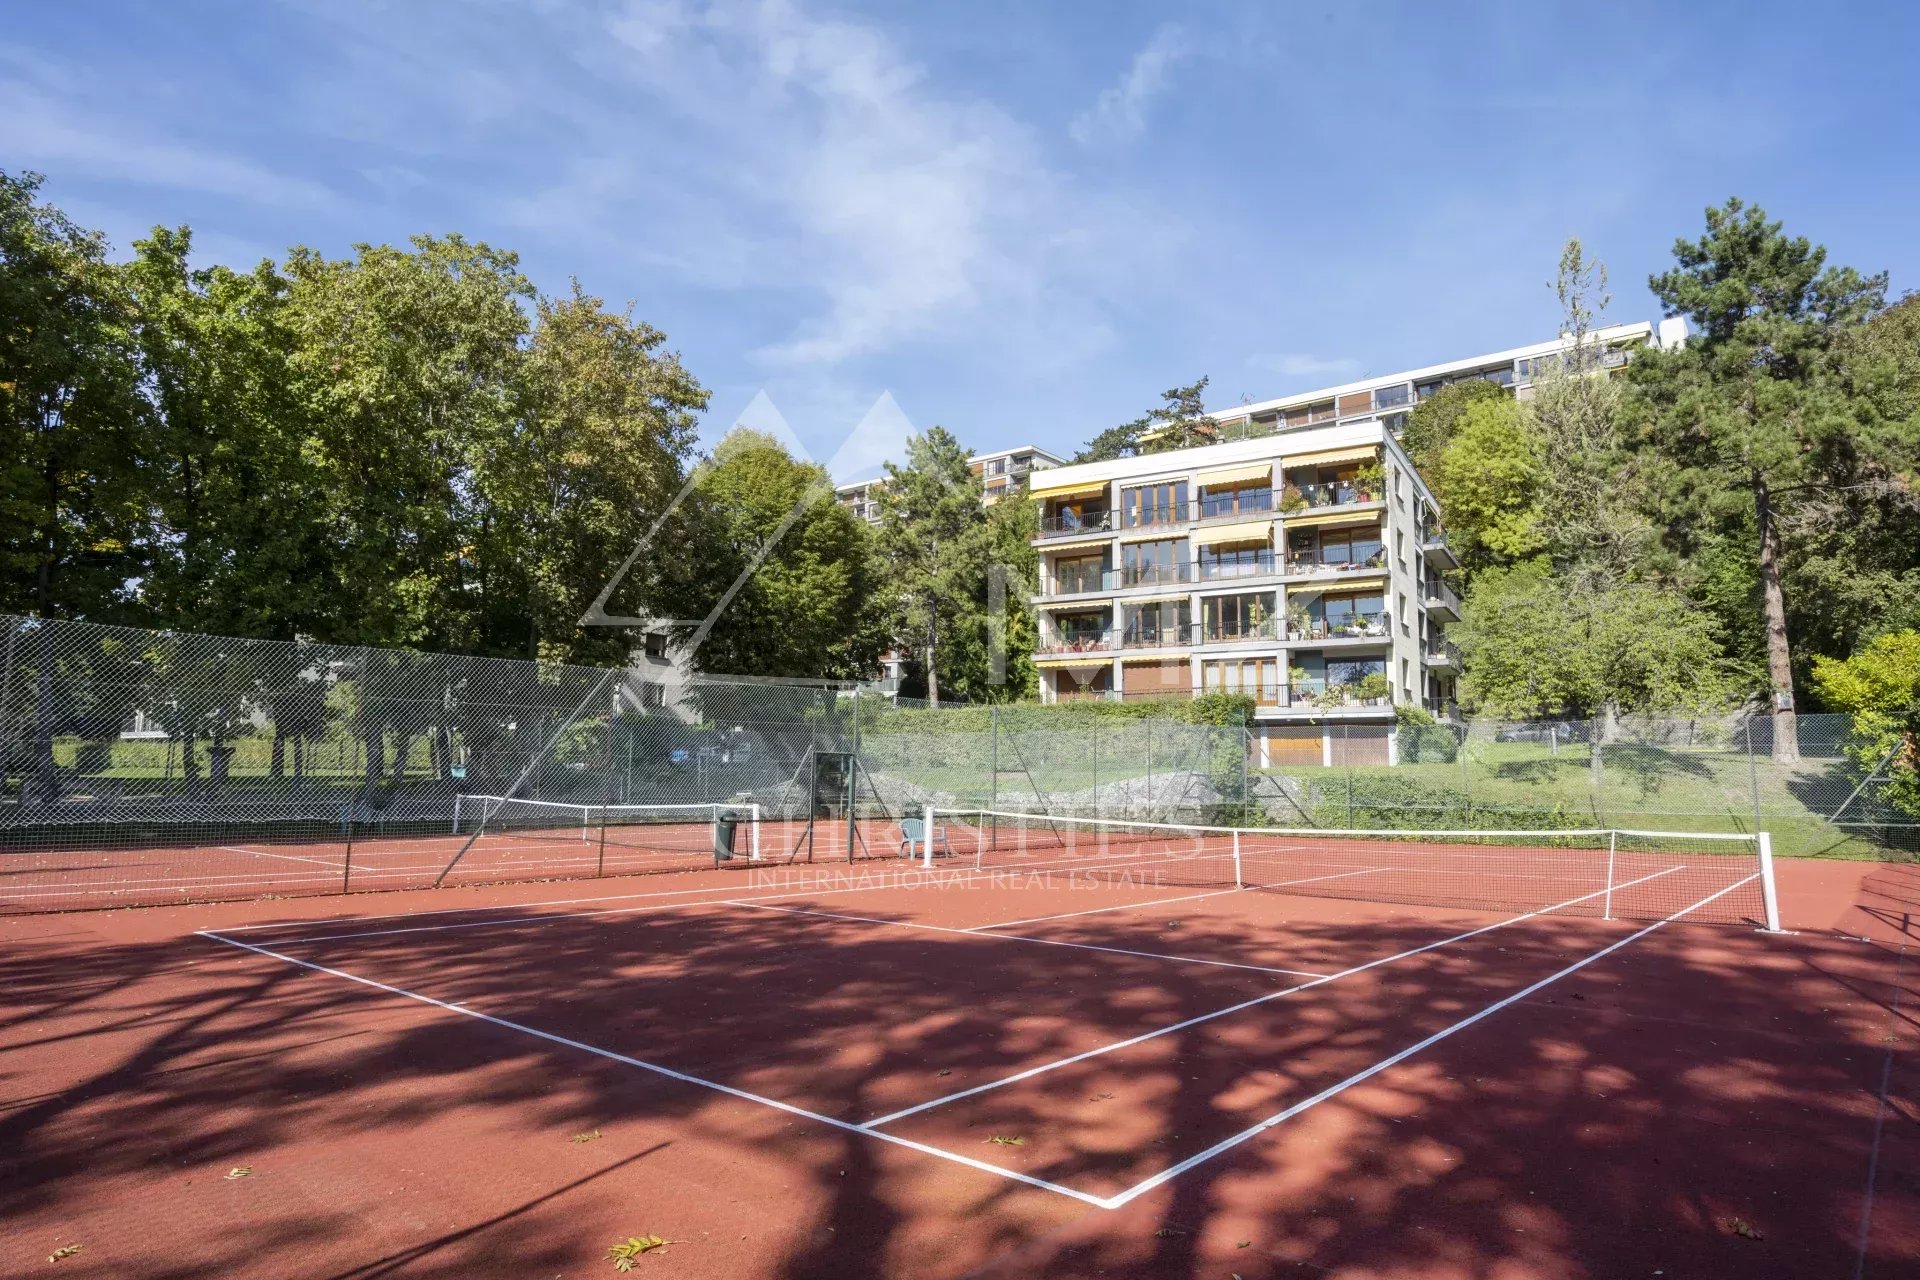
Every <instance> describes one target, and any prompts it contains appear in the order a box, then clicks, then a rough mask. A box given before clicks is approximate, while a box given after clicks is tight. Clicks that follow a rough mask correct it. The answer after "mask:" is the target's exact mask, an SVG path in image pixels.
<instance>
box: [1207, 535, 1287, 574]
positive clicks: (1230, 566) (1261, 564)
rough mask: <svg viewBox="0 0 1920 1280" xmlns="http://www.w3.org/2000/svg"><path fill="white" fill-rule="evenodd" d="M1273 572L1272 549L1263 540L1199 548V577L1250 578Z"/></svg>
mask: <svg viewBox="0 0 1920 1280" xmlns="http://www.w3.org/2000/svg"><path fill="white" fill-rule="evenodd" d="M1272 572H1273V549H1272V548H1271V547H1269V546H1268V545H1267V544H1266V543H1264V542H1241V543H1230V544H1226V545H1218V544H1216V545H1213V546H1206V547H1201V548H1200V577H1201V578H1202V579H1203V580H1204V579H1213V578H1250V577H1255V576H1257V575H1259V574H1263V573H1272Z"/></svg>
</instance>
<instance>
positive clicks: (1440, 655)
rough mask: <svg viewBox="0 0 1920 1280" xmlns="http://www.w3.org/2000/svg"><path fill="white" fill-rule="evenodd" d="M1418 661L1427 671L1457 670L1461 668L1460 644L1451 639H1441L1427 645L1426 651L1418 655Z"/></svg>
mask: <svg viewBox="0 0 1920 1280" xmlns="http://www.w3.org/2000/svg"><path fill="white" fill-rule="evenodd" d="M1420 661H1421V664H1422V665H1424V666H1425V667H1426V668H1427V670H1429V671H1454V672H1458V671H1460V670H1462V669H1463V664H1462V662H1461V660H1460V646H1459V645H1457V644H1455V643H1454V642H1453V641H1451V640H1442V641H1440V642H1439V643H1438V644H1430V645H1428V646H1427V648H1426V651H1425V652H1424V653H1422V654H1421V655H1420Z"/></svg>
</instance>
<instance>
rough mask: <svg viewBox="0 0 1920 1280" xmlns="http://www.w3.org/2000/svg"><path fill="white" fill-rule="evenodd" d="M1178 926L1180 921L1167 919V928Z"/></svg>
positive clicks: (1176, 927)
mask: <svg viewBox="0 0 1920 1280" xmlns="http://www.w3.org/2000/svg"><path fill="white" fill-rule="evenodd" d="M1179 927H1180V922H1179V921H1178V920H1169V921H1167V928H1169V929H1178V928H1179Z"/></svg>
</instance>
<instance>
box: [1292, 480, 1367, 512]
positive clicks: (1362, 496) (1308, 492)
mask: <svg viewBox="0 0 1920 1280" xmlns="http://www.w3.org/2000/svg"><path fill="white" fill-rule="evenodd" d="M1293 487H1294V488H1295V489H1296V490H1298V491H1299V493H1300V496H1301V497H1302V498H1304V499H1305V500H1306V503H1307V506H1308V507H1310V508H1311V507H1345V506H1350V505H1352V504H1353V503H1356V502H1378V501H1379V500H1380V495H1379V494H1377V493H1375V492H1374V491H1373V490H1372V489H1371V488H1369V487H1367V486H1363V485H1357V484H1350V483H1348V484H1298V485H1294V486H1293ZM1282 514H1283V515H1284V514H1286V512H1285V509H1284V507H1283V508H1282Z"/></svg>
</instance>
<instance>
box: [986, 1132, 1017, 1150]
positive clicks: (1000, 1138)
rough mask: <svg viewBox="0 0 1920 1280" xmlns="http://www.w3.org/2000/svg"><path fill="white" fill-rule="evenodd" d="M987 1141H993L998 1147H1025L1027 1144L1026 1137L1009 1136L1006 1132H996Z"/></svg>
mask: <svg viewBox="0 0 1920 1280" xmlns="http://www.w3.org/2000/svg"><path fill="white" fill-rule="evenodd" d="M987 1141H988V1142H991V1143H993V1145H995V1146H996V1147H1024V1146H1026V1145H1027V1140H1026V1139H1025V1138H1009V1137H1008V1136H1007V1135H1006V1134H1004V1133H996V1134H994V1135H993V1136H992V1137H991V1138H988V1139H987Z"/></svg>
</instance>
